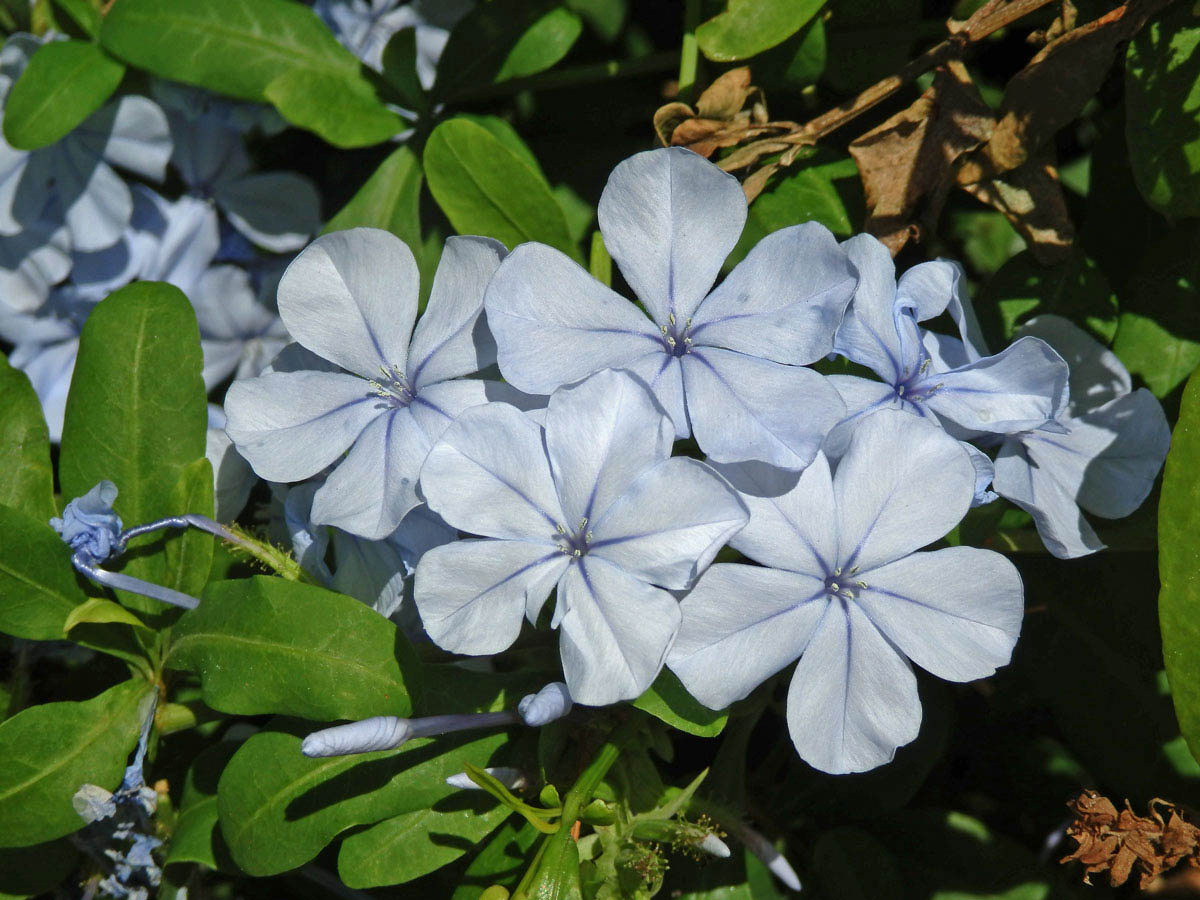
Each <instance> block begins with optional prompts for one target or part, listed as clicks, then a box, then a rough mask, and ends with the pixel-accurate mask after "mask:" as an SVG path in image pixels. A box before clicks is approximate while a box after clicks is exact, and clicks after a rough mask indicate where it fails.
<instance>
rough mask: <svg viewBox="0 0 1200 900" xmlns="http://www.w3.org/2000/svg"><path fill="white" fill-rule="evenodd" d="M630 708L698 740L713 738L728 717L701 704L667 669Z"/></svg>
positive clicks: (724, 713)
mask: <svg viewBox="0 0 1200 900" xmlns="http://www.w3.org/2000/svg"><path fill="white" fill-rule="evenodd" d="M633 705H634V706H636V707H637V708H638V709H640V710H642V711H643V712H648V713H650V715H652V716H654V717H655V718H657V719H661V720H662V721H664V722H666V723H667V724H668V725H670V726H671V727H672V728H678V729H679V730H680V731H686V732H687V733H688V734H694V735H696V736H697V737H716V736H717V735H718V734H720V733H721V731H722V730H724V728H725V722H726V721H727V720H728V718H729V716H728V714H727V713H726V712H725V711H724V710H721V711H719V712H718V711H715V710H711V709H709V708H708V707H707V706H703V705H701V703H700V701H698V700H697V699H696V698H695V697H693V696H692V695H691V694H689V693H688V692H687V688H685V687H684V686H683V684H682V683H681V682H680V681H679V679H678V678H677V677H676V676H675V673H674V672H672V671H671V670H670V669H663V670H662V671H661V672H659V673H658V677H657V678H656V679H654V684H652V685H650V687H649V688H648V689H647V690H646V692H645V693H644V694H642V696H640V697H638V698H637V699H636V700H634V701H633Z"/></svg>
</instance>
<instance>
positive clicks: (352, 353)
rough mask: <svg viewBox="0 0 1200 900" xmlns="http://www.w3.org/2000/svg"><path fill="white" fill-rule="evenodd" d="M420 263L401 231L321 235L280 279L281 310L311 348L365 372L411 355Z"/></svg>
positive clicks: (289, 325)
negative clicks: (399, 234) (393, 232)
mask: <svg viewBox="0 0 1200 900" xmlns="http://www.w3.org/2000/svg"><path fill="white" fill-rule="evenodd" d="M418 279H419V276H418V274H417V263H416V260H414V259H413V255H412V251H411V250H409V249H408V245H407V244H405V243H404V241H402V240H400V238H398V237H396V236H395V235H393V234H390V233H388V232H386V231H382V230H380V229H378V228H351V229H349V230H347V231H335V232H333V233H331V234H326V235H323V236H321V237H319V238H317V239H316V240H315V241H313V242H312V243H311V244H309V245H308V247H307V248H306V249H305V250H304V252H303V253H301V254H300V255H299V256H297V257H296V258H295V259H294V260H292V264H291V265H290V266H288V267H287V271H286V272H284V273H283V278H281V279H280V281H279V294H278V296H279V315H280V316H282V317H283V323H284V324H285V325H286V326H287V329H288V332H289V333H290V334H291V335H292V337H293V338H295V339H296V340H297V341H298V342H299V343H301V344H303V345H304V346H305V347H307V348H308V349H309V350H311V351H313V352H314V353H316V354H317V355H318V356H321V357H323V358H325V359H328V360H330V361H331V362H335V363H337V364H338V365H339V366H341V367H342V368H343V369H348V370H349V371H351V372H355V373H357V374H359V375H361V376H362V377H363V378H368V379H370V378H378V377H379V370H380V369H381V368H390V367H391V366H400V367H401V369H403V367H404V365H405V362H406V360H407V358H408V339H409V335H410V334H411V332H412V323H413V319H415V318H416V315H417V291H418V287H419V284H418Z"/></svg>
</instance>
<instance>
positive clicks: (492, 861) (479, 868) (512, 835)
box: [450, 818, 541, 900]
mask: <svg viewBox="0 0 1200 900" xmlns="http://www.w3.org/2000/svg"><path fill="white" fill-rule="evenodd" d="M539 837H541V832H540V831H538V830H537V829H536V828H534V827H533V826H532V825H530V824H529V823H528V822H526V821H524V820H523V819H516V818H510V819H507V820H506V821H505V822H504V824H503V825H501V826H500V830H499V831H497V832H496V834H495V836H494V837H493V838H492V839H491V840H489V841H488V842H487V844H486V845H484V847H483V849H481V850H480V851H479V853H478V854H476V856H475V858H474V859H473V860H471V862H470V864H469V865H468V866H467V869H466V871H465V872H464V873H463V876H462V879H461V880H460V881H459V884H458V887H456V888H455V889H454V894H453V896H452V897H451V898H450V900H479V895H480V894H482V893H483V892H484V891H485V890H487V888H488V887H490V886H491V885H493V884H506V885H510V886H511V885H513V884H514V883H515V882H516V880H517V879H518V878H519V877H520V876H521V873H522V872H524V871H525V867H526V866H527V865H528V864H529V857H530V853H531V852H532V850H533V845H534V844H536V843H537V840H538V838H539Z"/></svg>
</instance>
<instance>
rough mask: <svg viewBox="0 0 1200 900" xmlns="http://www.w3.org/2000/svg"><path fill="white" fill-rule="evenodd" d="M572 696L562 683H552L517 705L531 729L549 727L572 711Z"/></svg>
mask: <svg viewBox="0 0 1200 900" xmlns="http://www.w3.org/2000/svg"><path fill="white" fill-rule="evenodd" d="M572 705H573V704H572V702H571V694H570V693H569V692H568V691H567V686H566V685H565V684H564V683H563V682H561V681H552V682H550V683H549V684H548V685H546V686H545V687H544V688H542V689H541V690H540V691H538V692H537V693H536V694H528V695H526V696H525V697H522V698H521V702H520V703H518V704H517V713H518V714H519V715H520V716H521V721H522V722H524V723H525V724H526V725H528V726H529V727H530V728H540V727H541V726H542V725H549V724H550V723H551V722H553V721H554V720H555V719H561V718H562V717H563V716H565V715H566V714H567V713H569V712H570V711H571V707H572Z"/></svg>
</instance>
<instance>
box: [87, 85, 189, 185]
mask: <svg viewBox="0 0 1200 900" xmlns="http://www.w3.org/2000/svg"><path fill="white" fill-rule="evenodd" d="M76 136H78V137H80V138H82V139H83V141H85V142H86V143H88V144H89V145H91V146H93V147H94V148H95V149H96V152H97V153H100V154H101V155H103V157H104V159H105V160H106V161H107V162H109V163H111V164H112V165H114V166H120V167H121V168H122V169H128V170H129V171H130V172H133V173H134V174H136V175H140V176H142V177H143V178H146V179H149V180H150V181H162V180H163V178H164V177H166V169H167V163H168V162H169V161H170V159H171V128H170V125H169V124H168V123H167V115H166V113H164V112H163V111H162V107H160V106H159V105H158V104H157V103H155V102H154V101H153V100H151V99H149V98H148V97H140V96H138V95H137V94H129V95H127V96H124V97H121V98H120V99H118V100H117V101H116V102H115V103H110V104H108V105H107V106H104V107H103V108H101V109H100V111H99V112H97V113H95V114H94V115H92V116H90V117H89V118H88V119H86V120H85V121H84V122H83V124H82V125H80V126H79V128H78V129H77V131H76Z"/></svg>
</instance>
